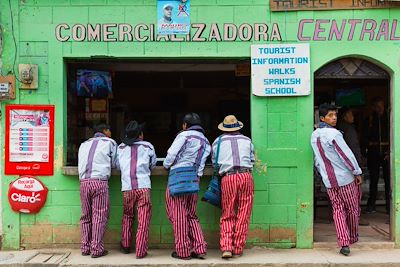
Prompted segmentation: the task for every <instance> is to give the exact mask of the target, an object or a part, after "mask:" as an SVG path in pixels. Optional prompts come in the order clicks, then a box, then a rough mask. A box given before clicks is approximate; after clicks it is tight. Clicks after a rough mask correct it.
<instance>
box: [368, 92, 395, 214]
mask: <svg viewBox="0 0 400 267" xmlns="http://www.w3.org/2000/svg"><path fill="white" fill-rule="evenodd" d="M372 109H373V113H372V114H371V115H370V116H369V117H368V119H367V121H366V122H365V123H364V133H365V135H364V142H363V150H362V152H363V153H364V154H365V155H367V166H368V171H369V181H370V184H369V199H368V204H367V209H366V212H367V213H374V212H376V208H375V202H376V197H377V193H378V181H379V173H380V167H381V166H382V174H383V180H384V182H385V198H386V213H387V214H389V213H390V177H389V147H390V146H389V129H390V126H389V118H388V115H387V113H386V109H385V102H384V101H383V99H382V98H381V97H376V98H375V99H374V100H373V103H372Z"/></svg>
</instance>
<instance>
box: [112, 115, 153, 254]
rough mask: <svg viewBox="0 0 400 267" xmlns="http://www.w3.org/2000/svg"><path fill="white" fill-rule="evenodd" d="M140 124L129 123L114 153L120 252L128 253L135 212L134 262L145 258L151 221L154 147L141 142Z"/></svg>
mask: <svg viewBox="0 0 400 267" xmlns="http://www.w3.org/2000/svg"><path fill="white" fill-rule="evenodd" d="M143 129H144V124H139V123H137V122H136V121H130V122H129V123H128V125H127V126H126V128H125V131H124V134H123V138H122V143H121V144H120V145H119V146H118V150H117V155H118V156H117V168H118V169H120V170H121V184H122V192H123V216H122V231H121V244H120V250H121V252H122V253H124V254H128V253H130V250H131V238H132V226H133V219H134V215H135V210H137V216H138V227H137V232H136V258H137V259H141V258H144V257H146V256H147V250H148V247H149V245H148V240H149V228H150V219H151V198H150V188H151V181H150V174H151V169H152V168H154V166H156V163H157V157H156V153H155V150H154V147H153V145H152V144H150V143H149V142H146V141H144V140H143V138H144V135H143Z"/></svg>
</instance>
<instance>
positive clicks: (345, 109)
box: [339, 107, 353, 119]
mask: <svg viewBox="0 0 400 267" xmlns="http://www.w3.org/2000/svg"><path fill="white" fill-rule="evenodd" d="M350 111H353V109H352V108H350V107H343V108H341V109H339V118H341V119H343V118H344V116H346V114H347V113H349V112H350Z"/></svg>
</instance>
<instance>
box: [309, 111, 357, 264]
mask: <svg viewBox="0 0 400 267" xmlns="http://www.w3.org/2000/svg"><path fill="white" fill-rule="evenodd" d="M319 116H320V124H319V128H317V129H316V130H315V131H314V132H313V133H312V135H311V146H312V149H313V151H314V155H315V166H316V168H317V170H318V172H319V173H320V175H321V177H322V181H323V183H324V185H325V187H326V188H327V192H328V196H329V199H330V201H331V204H332V209H333V220H334V222H335V228H336V235H337V240H338V245H339V246H340V247H341V249H340V253H341V254H343V255H345V256H348V255H349V254H350V245H351V244H353V243H355V242H357V241H358V220H359V214H360V201H359V185H360V184H361V183H362V177H361V174H362V171H361V168H360V166H359V165H358V163H357V159H356V157H355V156H354V154H353V152H352V151H351V150H350V148H349V147H348V145H347V144H346V142H345V141H344V139H343V135H342V134H341V132H339V131H338V130H337V129H336V128H335V126H336V122H337V108H336V107H335V106H333V105H330V104H326V103H325V104H322V105H320V106H319Z"/></svg>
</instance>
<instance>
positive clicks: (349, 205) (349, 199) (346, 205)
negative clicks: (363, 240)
mask: <svg viewBox="0 0 400 267" xmlns="http://www.w3.org/2000/svg"><path fill="white" fill-rule="evenodd" d="M359 189H360V187H359V186H358V185H357V184H356V183H355V182H352V183H350V184H348V185H345V186H340V187H334V188H327V192H328V195H329V199H330V200H331V203H332V209H333V221H334V222H335V228H336V236H337V241H338V245H339V246H340V247H343V246H349V245H351V244H353V243H355V242H357V241H358V221H359V218H360V192H359V191H360V190H359Z"/></svg>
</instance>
